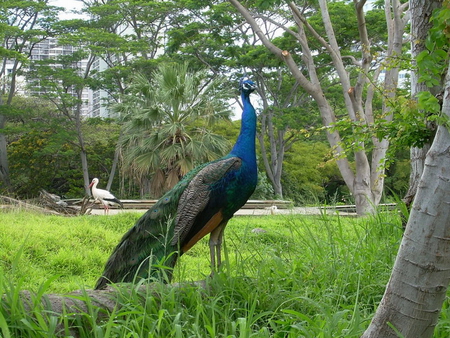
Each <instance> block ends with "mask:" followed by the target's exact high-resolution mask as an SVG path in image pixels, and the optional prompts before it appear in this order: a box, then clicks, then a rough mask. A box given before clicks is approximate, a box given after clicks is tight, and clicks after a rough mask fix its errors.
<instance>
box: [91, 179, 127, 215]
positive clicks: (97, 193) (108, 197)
mask: <svg viewBox="0 0 450 338" xmlns="http://www.w3.org/2000/svg"><path fill="white" fill-rule="evenodd" d="M97 184H98V178H94V179H93V180H92V182H91V184H89V188H91V187H92V196H94V198H95V200H96V201H100V202H102V203H103V206H104V207H105V215H106V214H108V213H109V206H110V205H115V204H118V205H120V207H121V208H123V204H122V202H121V201H120V200H119V199H117V198H116V197H115V196H114V195H113V194H111V193H110V192H109V191H108V190H104V189H98V188H97Z"/></svg>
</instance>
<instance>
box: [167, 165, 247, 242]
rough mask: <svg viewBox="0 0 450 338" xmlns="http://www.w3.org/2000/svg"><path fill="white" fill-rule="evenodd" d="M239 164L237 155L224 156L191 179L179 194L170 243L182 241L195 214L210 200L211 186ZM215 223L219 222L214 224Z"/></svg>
mask: <svg viewBox="0 0 450 338" xmlns="http://www.w3.org/2000/svg"><path fill="white" fill-rule="evenodd" d="M240 166H241V159H240V158H239V157H225V158H222V159H219V160H217V161H214V162H210V163H209V164H208V165H206V166H205V167H203V168H202V169H201V170H200V171H199V172H198V173H197V174H196V175H195V176H194V177H193V178H192V179H191V181H190V182H189V184H188V186H187V187H186V189H185V190H184V191H183V193H182V194H181V196H180V200H179V203H178V208H177V216H176V220H175V229H174V237H173V240H172V245H177V244H179V243H183V242H184V240H185V239H186V236H187V234H188V233H189V231H190V230H191V229H192V226H193V224H194V222H195V220H196V218H197V216H198V215H199V214H200V213H201V212H202V211H203V210H204V209H205V207H206V205H207V204H208V202H209V201H210V195H211V191H212V190H211V189H212V186H213V185H214V184H215V183H217V182H218V181H219V180H221V179H223V178H224V177H225V175H226V174H227V173H228V172H229V171H230V170H233V169H238V168H239V167H240ZM217 225H219V224H216V225H215V226H217ZM210 231H211V230H210Z"/></svg>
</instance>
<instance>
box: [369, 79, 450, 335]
mask: <svg viewBox="0 0 450 338" xmlns="http://www.w3.org/2000/svg"><path fill="white" fill-rule="evenodd" d="M442 111H443V113H444V114H445V115H446V116H447V117H450V72H449V71H447V74H446V83H445V95H444V102H443V107H442ZM449 205H450V134H449V131H448V130H447V128H446V127H445V126H439V127H438V130H437V133H436V137H435V139H434V141H433V144H432V146H431V148H430V150H429V151H428V154H427V157H426V160H425V169H424V172H423V175H422V177H421V179H420V182H419V186H418V190H417V195H416V198H415V199H414V202H413V206H412V210H411V213H410V217H409V220H408V223H407V225H406V230H405V233H404V237H403V240H402V243H401V245H400V249H399V251H398V254H397V258H396V261H395V265H394V268H393V270H392V275H391V278H390V280H389V282H388V284H387V286H386V291H385V294H384V296H383V299H382V300H381V303H380V305H379V307H378V309H377V311H376V313H375V316H374V318H373V319H372V322H371V324H370V326H369V327H368V329H367V330H366V332H365V333H364V334H363V336H362V337H363V338H369V337H383V338H390V337H392V338H394V337H398V334H397V332H396V331H398V332H400V333H401V335H402V336H403V337H405V338H410V337H411V338H413V337H414V338H415V337H421V338H428V337H432V336H433V331H434V328H435V326H436V323H437V321H438V318H439V313H440V311H441V308H442V304H443V302H444V299H445V297H446V291H447V288H448V285H449V281H450V255H448V252H450V208H449ZM393 328H395V330H394V329H393Z"/></svg>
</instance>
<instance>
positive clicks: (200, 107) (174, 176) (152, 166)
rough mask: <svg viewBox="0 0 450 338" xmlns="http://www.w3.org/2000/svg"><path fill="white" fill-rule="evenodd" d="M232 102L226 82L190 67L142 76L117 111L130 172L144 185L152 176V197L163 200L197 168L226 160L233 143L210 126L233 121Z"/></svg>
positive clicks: (169, 66) (171, 66) (167, 66)
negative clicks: (192, 69) (215, 132)
mask: <svg viewBox="0 0 450 338" xmlns="http://www.w3.org/2000/svg"><path fill="white" fill-rule="evenodd" d="M229 98H230V93H229V91H228V90H227V89H226V87H224V79H223V78H220V77H210V76H208V73H207V71H205V70H203V71H196V72H191V71H190V70H189V67H188V64H187V63H183V64H161V65H160V66H159V67H158V69H157V70H156V71H154V72H152V74H150V76H149V77H147V76H145V75H143V74H136V76H135V78H134V79H133V81H132V83H131V85H130V86H129V88H128V90H127V95H125V96H124V97H123V102H122V103H120V104H117V105H116V106H115V111H116V112H118V113H119V114H120V115H121V116H122V118H123V120H124V129H123V137H122V141H121V146H122V150H123V154H124V163H125V166H126V168H128V171H129V172H130V173H132V174H133V175H134V176H135V177H136V178H137V179H138V180H139V181H141V182H144V181H145V179H147V178H148V177H151V192H152V195H154V196H159V195H161V194H162V193H163V192H164V191H165V190H167V189H169V188H171V187H173V186H174V185H175V184H176V183H177V182H178V181H179V179H180V178H181V177H182V176H184V175H185V174H186V173H187V172H188V171H190V170H191V169H192V168H194V166H195V165H197V164H200V163H202V162H206V161H211V160H213V159H216V158H218V157H219V156H221V155H223V154H224V153H225V152H226V151H227V150H228V149H229V143H228V142H225V140H224V139H223V138H222V137H219V136H218V135H215V134H213V133H211V131H210V129H209V128H208V126H210V125H211V124H212V123H214V122H215V121H218V120H221V119H227V118H229V115H230V110H229V105H228V103H227V100H228V99H229ZM147 192H148V191H145V192H144V191H143V192H142V193H147Z"/></svg>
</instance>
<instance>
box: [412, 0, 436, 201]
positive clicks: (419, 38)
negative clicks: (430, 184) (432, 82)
mask: <svg viewBox="0 0 450 338" xmlns="http://www.w3.org/2000/svg"><path fill="white" fill-rule="evenodd" d="M441 5H442V0H429V1H420V0H410V12H411V18H412V20H411V36H412V39H411V56H412V58H413V60H415V59H416V57H417V55H419V54H420V53H421V52H422V51H423V50H424V49H425V44H424V41H425V39H426V37H427V35H428V30H429V29H430V26H431V24H430V17H431V14H432V12H433V10H434V9H436V8H439V7H440V6H441ZM418 77H419V75H418V74H417V73H416V72H412V74H411V97H412V98H416V95H417V93H419V92H421V91H428V90H430V89H429V88H427V86H426V84H425V83H424V82H419V81H418ZM441 90H442V87H439V88H432V89H431V92H432V93H433V94H435V95H436V94H437V93H439V92H440V91H441ZM430 146H431V141H430V143H426V144H425V145H424V146H423V147H422V148H417V147H412V148H411V150H410V159H411V174H410V176H409V188H408V192H407V193H406V195H405V197H404V198H403V201H404V202H405V204H406V206H407V207H408V209H409V208H410V206H411V204H412V202H413V200H414V197H415V195H416V192H417V187H418V185H419V180H420V177H422V173H423V169H424V163H425V156H426V155H427V152H428V150H429V149H430Z"/></svg>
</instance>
